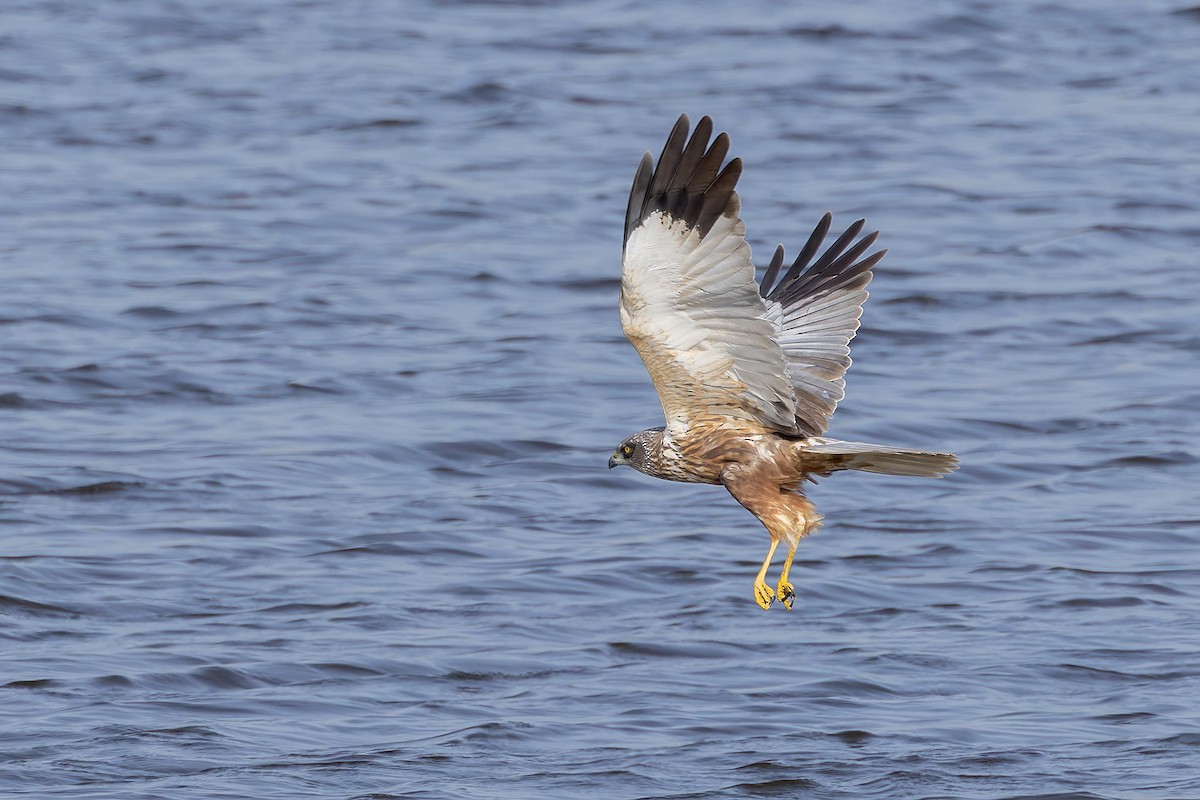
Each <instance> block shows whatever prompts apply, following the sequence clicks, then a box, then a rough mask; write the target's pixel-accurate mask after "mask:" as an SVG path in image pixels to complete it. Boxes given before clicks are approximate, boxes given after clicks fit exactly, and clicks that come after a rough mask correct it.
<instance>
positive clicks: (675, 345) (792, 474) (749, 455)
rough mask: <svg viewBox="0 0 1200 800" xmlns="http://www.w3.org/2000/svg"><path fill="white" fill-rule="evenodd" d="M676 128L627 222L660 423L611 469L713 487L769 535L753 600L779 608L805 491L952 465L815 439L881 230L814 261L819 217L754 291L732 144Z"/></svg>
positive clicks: (779, 255)
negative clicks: (837, 478) (837, 480)
mask: <svg viewBox="0 0 1200 800" xmlns="http://www.w3.org/2000/svg"><path fill="white" fill-rule="evenodd" d="M688 128H689V122H688V118H687V116H686V115H683V116H681V117H680V118H679V121H678V122H676V123H675V127H674V129H673V130H672V131H671V135H670V136H669V137H668V138H667V143H666V146H665V147H663V151H662V155H660V156H659V158H658V163H657V165H656V164H655V162H654V159H653V158H652V157H651V155H650V154H649V153H646V155H645V156H644V157H643V158H642V162H641V164H639V165H638V169H637V174H636V175H635V177H634V179H633V189H632V191H631V192H630V195H629V207H628V210H627V212H626V215H625V246H624V252H623V258H622V271H621V303H620V306H621V327H622V329H623V330H624V332H625V336H626V337H628V339H629V341H630V342H632V343H633V346H634V348H635V349H636V350H637V352H638V355H640V356H641V357H642V361H643V362H645V365H646V369H647V370H648V371H649V373H650V378H651V379H652V380H653V382H654V387H655V389H657V391H658V397H659V400H660V401H661V403H662V409H663V415H664V416H665V417H666V425H665V426H663V427H658V428H651V429H649V430H644V431H642V432H640V433H635V434H634V435H632V436H630V437H629V438H627V439H626V440H625V441H623V442H621V444H620V445H619V446H618V447H617V449H616V450H615V451H614V452H613V454H612V457H610V458H609V460H608V466H609V469H611V468H613V467H616V466H620V465H627V466H630V467H633V468H634V469H636V470H637V471H638V472H642V473H644V474H646V475H650V476H652V477H655V478H664V479H666V480H671V481H684V482H687V483H708V484H721V485H724V486H725V488H726V489H728V490H729V493H730V494H732V495H733V496H734V498H735V499H736V500H737V501H738V502H739V503H741V504H742V505H743V506H744V507H745V508H746V509H747V510H748V511H749V512H750V513H751V514H753V515H754V516H755V517H757V518H758V520H759V521H760V522H762V524H763V525H764V526H765V527H766V529H767V532H768V533H769V534H770V535H771V544H770V547H769V549H768V550H767V557H766V558H765V559H763V563H762V568H761V569H759V571H758V575H757V576H756V577H755V579H754V599H755V600H756V601H757V602H758V604H759V605H760V606H762V607H763V608H764V609H768V608H770V607H771V604H772V603H773V602H774V601H775V598H776V597H778V598H779V600H780V601H781V602H782V603H783V605H784V606H785V607H787V608H788V610H791V608H792V603H793V602H794V600H795V590H794V588H793V586H792V584H791V583H789V582H788V573H789V571H790V570H791V566H792V559H793V558H794V557H795V554H796V545H797V543H798V542H799V541H800V539H801V538H803V537H804V536H807V535H808V534H810V533H812V532H813V531H814V530H816V529H817V527H818V526H819V525H820V524H821V515H820V514H818V513H817V512H816V509H815V508H814V507H813V504H812V503H811V502H809V500H808V499H807V498H806V497H805V496H804V494H803V491H802V488H803V486H804V483H805V481H807V480H814V476H825V475H829V474H830V473H832V472H835V471H837V470H847V469H855V470H862V471H864V472H879V473H883V474H885V475H912V476H917V477H927V478H937V477H941V476H942V475H945V474H947V473H949V472H951V471H953V470H954V469H956V468H957V465H958V459H957V458H955V456H954V455H952V454H950V453H938V452H930V451H926V450H913V449H909V448H903V447H890V446H887V445H876V444H865V443H861V442H843V441H839V440H837V439H830V438H826V437H825V436H824V435H823V434H824V433H825V430H826V428H827V427H828V425H829V418H830V417H831V416H832V415H833V411H834V409H835V408H836V407H837V404H838V401H839V400H841V399H842V398H843V397H844V396H845V391H844V388H845V381H844V380H843V376H844V375H845V372H846V369H847V368H848V367H849V366H850V347H849V343H850V340H851V339H852V338H853V337H854V334H855V332H856V331H857V330H858V324H859V317H860V316H861V315H862V304H863V301H865V300H866V299H867V291H866V287H867V283H868V282H869V281H870V280H871V268H872V267H874V266H875V265H876V264H877V263H879V260H880V259H881V258H883V256H884V253H886V252H887V251H886V250H880V251H878V252H875V253H873V254H871V255H867V256H866V257H863V254H864V253H866V252H867V251H868V250H869V249H871V246H872V245H873V244H874V243H875V239H876V237H877V236H878V233H872V234H869V235H867V236H863V237H862V238H859V234H860V233H861V232H862V228H863V220H859V221H858V222H855V223H854V224H853V225H851V226H850V227H849V228H848V229H847V230H846V232H845V233H843V234H842V235H841V236H839V237H838V239H837V240H836V241H835V242H834V243H833V244H832V245H830V246H829V247H828V249H826V250H825V252H824V253H821V254H820V255H819V256H818V255H817V253H818V251H819V250H820V249H821V245H822V243H823V242H824V240H825V236H826V234H827V233H828V231H829V226H830V223H831V221H832V216H831V215H830V214H829V213H826V214H825V216H824V217H823V218H822V219H821V221H820V222H819V223H818V224H817V227H816V230H814V231H813V233H812V235H811V236H809V238H808V242H807V243H806V244H805V245H804V247H803V248H802V249H801V250H800V254H799V255H798V256H797V257H796V260H795V261H794V262H792V264H791V266H790V267H789V268H788V269H787V270H786V271H784V269H783V267H784V260H783V247H782V246H780V247H778V248H776V250H775V256H774V258H772V259H771V263H770V265H769V266H768V267H767V269H766V274H765V275H764V276H763V278H762V281H761V283H757V284H756V283H755V269H754V264H753V262H752V261H751V260H750V246H749V245H748V244H747V243H746V239H745V235H746V229H745V226H744V225H743V224H742V220H741V219H740V218H739V216H738V212H739V209H740V207H741V204H740V201H739V200H738V195H737V192H736V191H735V190H734V187H735V185H736V184H737V180H738V177H739V176H740V175H741V172H742V162H741V160H740V159H737V158H735V159H733V160H731V161H729V163H727V164H726V163H724V161H725V157H726V155H727V154H728V152H729V137H728V136H727V135H726V134H724V133H721V134H720V135H718V136H717V137H716V138H715V139H712V141H711V144H710V143H709V139H710V137H711V136H712V131H713V124H712V120H711V119H709V118H708V117H704V118H703V119H701V120H700V122H699V123H698V124H697V125H696V129H695V131H694V132H693V133H692V135H691V138H690V139H689V138H688ZM814 257H815V258H814ZM781 272H782V273H783V277H780V273H781ZM780 541H785V542H787V545H788V554H787V560H786V561H785V562H784V564H783V571H782V573H781V574H780V576H779V583H778V584H777V586H776V588H775V589H774V590H772V589H771V587H769V586H768V585H767V583H766V576H767V570H768V568H769V567H770V566H771V559H772V558H773V557H774V555H775V549H776V548H777V547H778V545H779V543H780Z"/></svg>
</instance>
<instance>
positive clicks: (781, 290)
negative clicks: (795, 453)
mask: <svg viewBox="0 0 1200 800" xmlns="http://www.w3.org/2000/svg"><path fill="white" fill-rule="evenodd" d="M832 220H833V216H832V215H831V214H829V213H828V212H826V214H825V216H824V217H822V218H821V221H820V222H819V223H818V224H817V227H816V229H815V230H814V231H813V232H812V235H811V236H810V237H809V238H808V242H807V243H806V244H805V245H804V248H803V249H802V250H801V251H800V255H799V256H797V257H796V260H795V262H793V263H792V266H791V268H790V269H788V271H787V274H785V275H784V276H783V278H782V279H781V280H780V281H779V282H778V283H775V279H776V278H777V277H778V275H779V272H780V270H781V269H782V267H783V246H782V245H781V246H780V247H778V248H776V250H775V257H774V258H772V259H771V264H770V265H769V266H768V267H767V272H766V274H765V275H764V276H763V280H762V284H761V286H760V291H761V293H762V295H763V297H764V298H765V299H766V301H767V317H768V318H769V319H770V320H771V322H772V323H773V324H774V326H775V340H776V341H777V342H778V343H779V346H780V347H781V348H782V349H783V353H784V356H785V357H786V359H787V376H788V380H789V381H790V382H791V384H792V386H793V387H794V388H795V412H796V427H797V428H798V429H799V431H800V432H802V433H803V434H805V435H807V436H815V435H817V434H820V433H824V432H825V429H826V428H827V427H829V418H830V417H831V416H832V415H833V411H834V409H835V408H837V404H838V401H840V400H841V399H842V398H843V397H845V396H846V381H845V378H844V376H845V374H846V370H847V369H848V368H849V367H850V340H851V339H853V338H854V334H855V332H856V331H857V330H858V321H859V317H861V316H862V306H863V302H865V301H866V299H867V284H868V283H870V282H871V268H872V267H874V266H875V265H876V264H877V263H879V260H880V259H881V258H883V256H884V255H885V254H886V253H887V251H886V250H881V251H880V252H878V253H874V254H872V255H870V256H867V257H866V258H864V259H862V260H861V261H859V260H858V258H859V257H860V256H861V255H862V254H863V253H865V252H866V251H867V250H868V249H869V248H870V247H871V245H872V244H874V243H875V239H876V237H878V236H879V233H878V232H875V233H872V234H869V235H867V236H864V237H863V238H862V239H860V240H859V241H858V242H857V243H854V244H853V246H850V247H849V249H847V246H849V245H851V243H852V242H854V240H855V238H857V237H858V235H859V233H861V232H862V228H863V220H861V219H860V220H859V221H858V222H856V223H854V224H853V225H851V226H850V227H849V228H847V229H846V232H845V233H843V234H842V235H841V236H839V237H838V239H837V241H835V242H834V243H833V244H832V245H830V247H829V249H828V250H826V251H825V252H824V253H823V254H822V255H821V257H820V258H818V259H817V260H816V261H815V262H812V259H813V256H814V255H816V253H817V251H818V250H819V249H820V247H821V243H822V242H823V241H824V240H825V235H826V234H827V233H828V232H829V225H830V223H831V222H832ZM809 262H812V264H811V266H810V265H809Z"/></svg>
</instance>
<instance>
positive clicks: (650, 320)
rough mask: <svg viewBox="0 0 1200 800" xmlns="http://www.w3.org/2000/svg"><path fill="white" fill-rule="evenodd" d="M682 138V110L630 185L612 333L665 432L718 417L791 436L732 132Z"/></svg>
mask: <svg viewBox="0 0 1200 800" xmlns="http://www.w3.org/2000/svg"><path fill="white" fill-rule="evenodd" d="M687 135H688V118H687V116H686V115H683V116H681V117H680V118H679V121H678V122H677V123H675V128H674V130H672V131H671V135H670V137H669V138H668V139H667V143H666V146H665V147H664V148H663V151H662V155H661V156H659V159H658V165H657V167H655V165H654V161H653V159H652V158H651V157H650V154H649V153H647V154H646V156H645V157H644V158H643V159H642V163H641V165H640V166H639V167H638V171H637V175H636V177H635V178H634V181H633V189H632V191H631V193H630V197H629V209H628V212H627V214H626V217H625V248H624V257H623V261H622V266H623V268H622V273H621V327H622V328H623V329H624V331H625V335H626V336H627V337H628V338H629V341H631V342H632V343H633V346H634V348H636V349H637V351H638V354H639V355H641V357H642V361H643V362H645V364H646V369H647V370H648V371H649V373H650V378H651V379H652V380H653V381H654V386H655V388H656V389H657V390H658V396H659V400H660V401H661V402H662V407H663V413H664V415H665V416H666V419H667V425H668V429H669V430H677V431H683V430H686V429H688V428H690V427H692V426H693V425H695V424H696V423H698V422H699V421H701V420H713V418H717V419H724V420H730V419H737V420H744V421H746V422H748V423H750V424H751V426H752V427H757V428H759V429H766V430H777V431H783V432H792V431H793V430H794V429H795V419H796V401H795V395H794V393H793V390H792V386H791V384H790V383H789V381H788V373H787V361H786V358H785V355H784V350H783V349H782V348H781V347H780V345H779V344H778V343H777V342H776V339H775V337H776V334H777V330H779V326H778V323H776V322H775V321H773V320H772V319H771V318H770V317H769V314H768V307H767V303H766V302H765V301H764V300H763V298H762V297H761V296H760V295H759V291H758V287H757V286H756V285H755V282H754V264H753V263H752V262H751V260H750V246H749V245H748V244H747V243H746V239H745V234H746V229H745V226H744V225H743V224H742V221H741V219H739V218H738V211H739V208H740V203H739V201H738V196H737V192H735V191H734V186H735V185H736V184H737V180H738V177H739V176H740V175H741V171H742V163H741V161H740V160H739V159H736V158H735V159H733V160H732V161H730V162H729V163H728V164H727V165H725V167H724V168H723V169H722V168H721V162H723V161H724V160H725V156H726V154H727V153H728V151H729V137H728V136H726V135H725V134H724V133H722V134H720V135H719V136H717V138H716V139H715V140H713V142H712V145H711V146H709V144H708V140H709V137H710V136H711V135H712V120H711V119H709V118H708V117H704V118H703V119H701V120H700V122H699V123H698V124H697V125H696V130H695V132H694V133H693V134H692V137H691V139H690V140H688V139H687ZM685 141H686V144H685Z"/></svg>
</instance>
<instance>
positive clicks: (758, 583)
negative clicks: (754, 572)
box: [754, 539, 779, 611]
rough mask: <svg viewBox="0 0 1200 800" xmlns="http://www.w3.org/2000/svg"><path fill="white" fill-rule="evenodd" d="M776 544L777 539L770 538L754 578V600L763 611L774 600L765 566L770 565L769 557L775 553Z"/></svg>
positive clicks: (777, 543) (777, 542)
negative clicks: (765, 554) (760, 566)
mask: <svg viewBox="0 0 1200 800" xmlns="http://www.w3.org/2000/svg"><path fill="white" fill-rule="evenodd" d="M778 546H779V540H778V539H772V540H771V549H770V550H768V551H767V557H766V558H764V559H763V563H762V569H760V570H759V571H758V577H756V578H755V579H754V601H755V602H756V603H758V604H759V605H760V606H762V608H763V610H764V611H766V610H767V609H768V608H770V607H771V603H774V602H775V592H773V591H771V587H770V586H767V568H768V567H770V566H771V558H772V557H773V556H774V555H775V548H776V547H778Z"/></svg>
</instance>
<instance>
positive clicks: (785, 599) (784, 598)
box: [778, 539, 800, 611]
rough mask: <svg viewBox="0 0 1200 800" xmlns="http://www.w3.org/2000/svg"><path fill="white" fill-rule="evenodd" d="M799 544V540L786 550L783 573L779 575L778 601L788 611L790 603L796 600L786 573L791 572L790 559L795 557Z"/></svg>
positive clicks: (790, 607) (790, 608)
mask: <svg viewBox="0 0 1200 800" xmlns="http://www.w3.org/2000/svg"><path fill="white" fill-rule="evenodd" d="M799 542H800V540H799V539H797V540H796V541H795V542H792V546H791V548H790V549H789V550H788V554H787V560H786V561H784V562H783V572H781V573H779V589H778V592H779V600H780V602H781V603H783V607H784V608H786V609H787V610H788V611H791V610H792V603H793V602H795V600H796V591H795V589H794V588H793V587H792V584H790V583H788V573H789V572H791V571H792V559H793V558H795V557H796V545H797V544H799Z"/></svg>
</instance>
